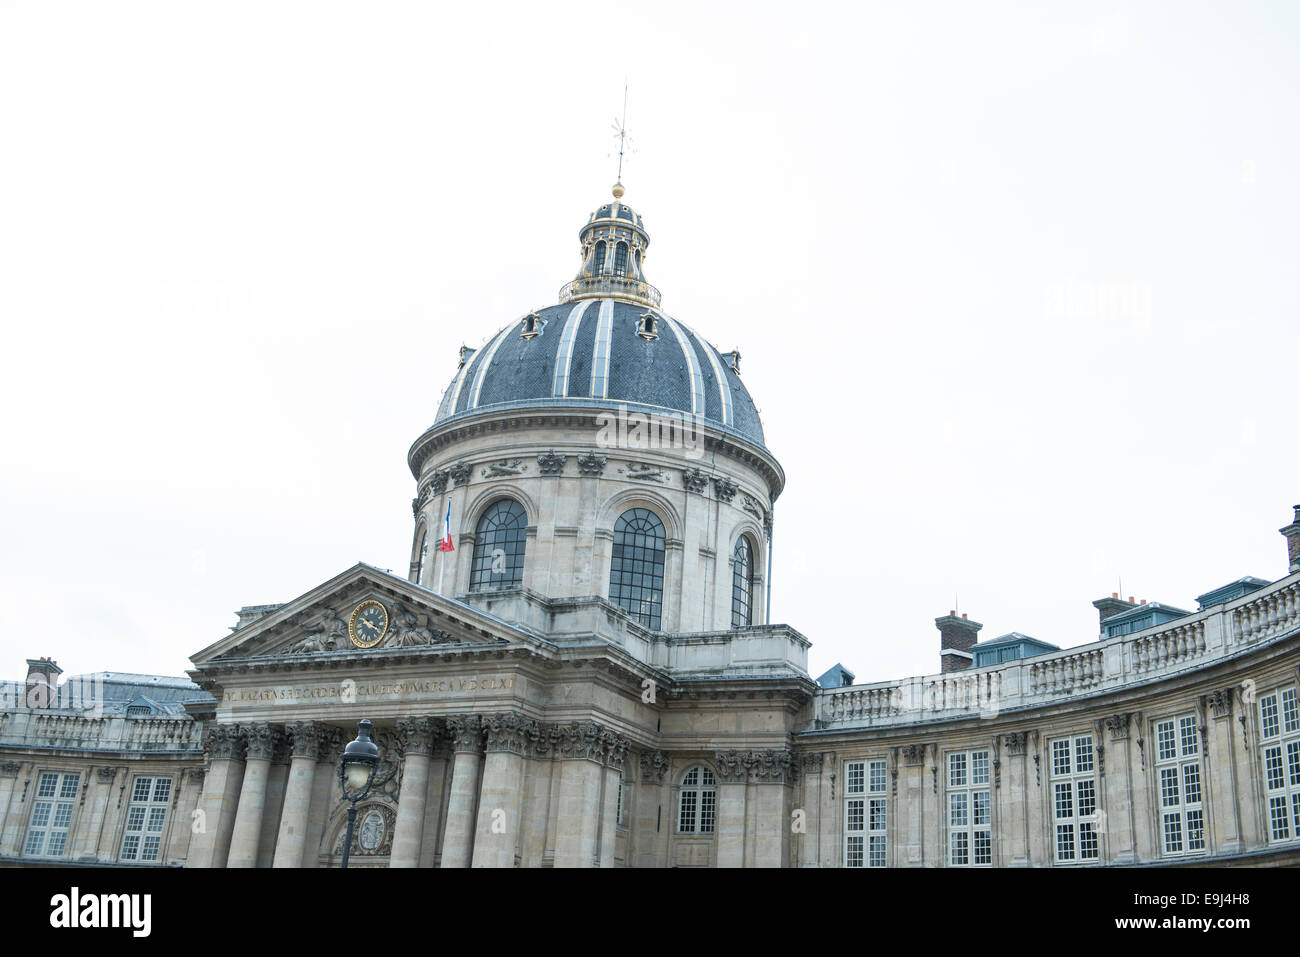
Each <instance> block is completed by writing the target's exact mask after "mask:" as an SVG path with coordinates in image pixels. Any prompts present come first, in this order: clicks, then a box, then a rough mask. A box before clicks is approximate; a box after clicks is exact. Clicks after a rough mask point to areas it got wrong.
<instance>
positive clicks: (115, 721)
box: [0, 708, 203, 753]
mask: <svg viewBox="0 0 1300 957" xmlns="http://www.w3.org/2000/svg"><path fill="white" fill-rule="evenodd" d="M0 746H5V747H11V748H41V749H56V750H70V751H150V752H158V751H173V752H174V751H180V752H196V753H197V752H201V751H202V749H203V736H202V732H201V730H200V726H199V724H198V723H197V722H195V721H192V720H190V719H189V718H186V717H176V716H171V715H156V716H147V717H146V716H131V717H127V716H126V715H107V714H105V715H98V716H87V715H80V714H70V713H67V712H59V711H53V710H41V709H25V708H24V709H19V710H16V711H12V712H5V713H3V715H0Z"/></svg>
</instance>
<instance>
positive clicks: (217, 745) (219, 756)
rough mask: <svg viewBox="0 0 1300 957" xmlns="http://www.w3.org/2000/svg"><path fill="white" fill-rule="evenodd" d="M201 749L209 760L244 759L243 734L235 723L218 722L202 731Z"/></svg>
mask: <svg viewBox="0 0 1300 957" xmlns="http://www.w3.org/2000/svg"><path fill="white" fill-rule="evenodd" d="M203 750H204V751H206V752H207V753H208V760H209V761H242V760H244V736H243V735H242V734H241V733H240V728H239V725H237V724H218V725H214V726H213V727H210V728H208V729H207V730H206V731H204V732H203Z"/></svg>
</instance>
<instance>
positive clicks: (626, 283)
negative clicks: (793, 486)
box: [434, 184, 763, 446]
mask: <svg viewBox="0 0 1300 957" xmlns="http://www.w3.org/2000/svg"><path fill="white" fill-rule="evenodd" d="M614 196H615V202H612V203H606V204H605V205H603V206H599V207H597V208H596V211H595V212H593V213H592V214H591V215H590V216H589V217H588V218H587V223H586V225H585V226H583V227H582V229H581V230H579V232H578V238H579V239H580V240H581V242H582V249H581V257H582V264H581V266H580V268H579V269H578V274H577V275H576V276H575V277H574V279H573V280H572V281H571V282H569V283H568V284H566V285H565V286H564V287H563V288H562V289H561V290H560V296H559V298H560V301H559V303H558V304H557V305H554V306H548V307H547V308H545V309H541V310H539V311H537V312H530V313H529V314H528V315H526V316H524V317H522V318H521V319H518V320H516V321H514V322H512V323H511V324H510V325H508V326H506V327H505V328H504V329H502V330H501V331H500V332H498V333H497V334H496V335H495V336H493V337H492V338H491V339H490V340H489V341H488V343H487V345H485V346H484V347H483V348H482V349H479V350H477V351H476V350H472V349H462V350H461V365H460V369H459V371H458V372H457V373H456V377H455V378H454V379H453V380H452V382H451V385H450V386H448V388H447V391H446V393H445V394H444V395H443V397H442V402H441V403H440V404H439V406H438V414H437V416H436V418H435V419H434V424H435V425H438V424H440V423H441V422H443V421H444V420H446V419H450V418H453V417H455V416H460V415H468V414H470V413H474V412H478V411H480V410H487V409H501V408H511V407H524V408H527V407H542V406H545V407H554V406H575V407H585V408H602V409H608V408H611V407H614V406H618V405H626V406H627V407H628V408H629V409H632V408H636V409H638V410H639V411H649V412H659V413H665V412H668V413H673V412H681V413H685V414H687V415H695V416H697V417H698V419H699V420H703V421H705V422H707V423H709V424H710V425H713V426H715V427H719V428H721V429H723V430H726V431H729V432H732V433H734V434H736V435H739V436H741V437H743V438H746V439H748V440H749V441H751V442H756V443H757V444H758V445H760V446H762V445H763V426H762V424H761V423H760V422H759V420H758V410H757V409H755V408H754V402H753V400H752V399H750V397H749V393H748V392H747V391H746V390H745V386H744V385H743V384H742V383H741V381H740V376H739V374H738V373H739V368H740V355H739V354H738V353H734V352H731V353H721V352H719V351H718V350H717V349H715V348H714V347H713V346H712V345H710V344H709V343H708V342H705V341H704V340H703V339H702V338H700V337H699V336H698V335H696V334H695V332H694V331H692V330H691V329H689V328H688V327H687V326H686V325H685V324H684V323H682V322H680V321H678V320H677V319H674V318H673V317H672V316H669V315H667V314H666V313H664V312H662V311H660V309H659V302H660V294H659V290H658V289H656V288H655V287H654V286H652V285H650V284H649V283H648V282H646V279H645V272H644V260H645V255H646V253H647V252H648V250H649V248H650V236H649V234H648V233H647V232H646V230H645V225H644V224H643V223H642V221H641V217H640V216H638V215H637V214H636V213H635V212H633V211H632V208H631V207H630V206H627V205H625V204H624V203H623V202H622V185H621V184H617V185H615V187H614Z"/></svg>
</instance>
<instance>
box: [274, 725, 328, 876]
mask: <svg viewBox="0 0 1300 957" xmlns="http://www.w3.org/2000/svg"><path fill="white" fill-rule="evenodd" d="M287 730H288V733H289V744H290V748H291V749H292V750H291V757H290V759H289V780H288V782H287V783H286V784H285V789H284V810H283V811H282V812H281V813H280V831H279V834H278V835H277V836H276V839H275V857H274V858H273V860H272V862H271V866H272V867H302V864H303V852H304V850H305V849H306V847H307V815H308V813H309V812H310V811H311V797H312V788H313V786H314V785H315V783H316V755H317V753H318V752H319V751H320V737H321V732H322V730H323V729H322V727H321V726H320V725H319V724H317V723H316V722H315V721H301V722H298V723H297V724H291V725H289V727H288V729H287Z"/></svg>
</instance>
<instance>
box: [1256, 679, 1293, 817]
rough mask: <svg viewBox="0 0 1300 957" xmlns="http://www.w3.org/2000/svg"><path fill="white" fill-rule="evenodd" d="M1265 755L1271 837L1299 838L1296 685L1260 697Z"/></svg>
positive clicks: (1261, 728)
mask: <svg viewBox="0 0 1300 957" xmlns="http://www.w3.org/2000/svg"><path fill="white" fill-rule="evenodd" d="M1259 734H1260V738H1261V739H1262V744H1263V747H1261V748H1260V751H1261V753H1262V755H1263V759H1264V799H1265V801H1266V803H1267V805H1268V833H1269V839H1270V841H1294V840H1296V839H1298V838H1300V703H1298V702H1297V699H1296V689H1295V688H1281V689H1279V690H1277V691H1274V692H1272V693H1271V694H1266V695H1261V696H1260V699H1259Z"/></svg>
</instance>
